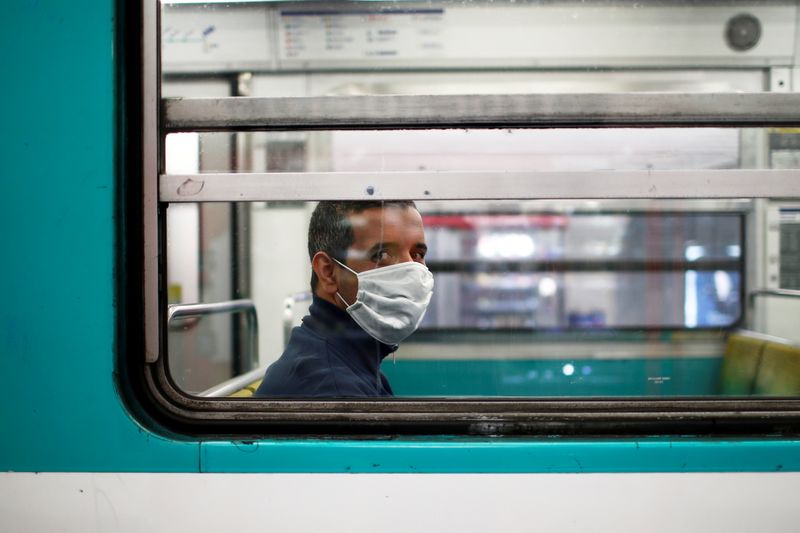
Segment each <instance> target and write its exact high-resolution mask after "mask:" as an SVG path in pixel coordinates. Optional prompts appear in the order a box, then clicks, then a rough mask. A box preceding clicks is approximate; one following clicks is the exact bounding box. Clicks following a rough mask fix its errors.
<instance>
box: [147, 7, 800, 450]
mask: <svg viewBox="0 0 800 533" xmlns="http://www.w3.org/2000/svg"><path fill="white" fill-rule="evenodd" d="M142 17H143V34H142V61H143V65H142V67H143V73H142V108H143V119H142V120H143V123H142V134H143V137H142V141H143V152H142V166H143V168H142V179H143V183H142V188H143V198H142V217H143V242H142V246H143V263H144V264H143V288H142V297H143V302H144V334H145V336H144V351H145V357H144V360H145V364H144V367H143V370H144V380H145V382H146V385H147V387H148V388H149V391H150V392H151V393H152V396H154V398H155V401H156V403H157V406H158V408H159V412H160V414H161V416H162V419H166V420H168V421H170V422H171V423H172V424H173V426H172V427H174V428H178V429H181V428H183V429H185V430H186V432H187V433H194V434H196V433H198V432H199V433H203V434H208V433H209V432H213V433H217V434H228V433H231V434H241V433H242V432H243V431H245V432H250V434H254V433H257V434H264V433H273V432H274V433H281V432H283V433H285V432H290V433H297V432H301V433H306V434H307V433H314V434H320V433H331V434H336V433H344V434H348V435H352V434H353V433H363V434H369V433H382V434H387V433H388V434H394V433H440V432H442V431H448V432H450V431H454V432H464V433H467V434H479V435H491V434H505V433H526V434H529V433H548V434H552V433H565V434H566V433H586V432H598V433H613V434H626V433H627V434H631V433H635V434H645V433H649V432H654V433H674V432H679V433H683V434H685V433H687V432H690V433H697V434H702V433H714V434H718V433H722V432H733V433H741V432H742V431H744V432H748V431H749V432H753V431H755V432H763V430H764V427H765V424H767V426H766V427H769V428H770V430H772V431H776V430H777V431H784V432H788V433H798V428H800V400H797V399H790V398H776V399H763V398H756V399H750V398H748V399H743V398H732V399H728V398H677V399H676V398H645V399H642V398H602V399H577V400H576V399H566V398H565V399H552V398H539V399H533V398H523V399H516V398H515V399H511V398H480V399H475V398H448V399H436V400H419V399H401V398H398V399H395V400H392V401H385V400H366V401H364V400H319V401H312V400H245V399H224V400H223V399H215V400H209V399H204V398H200V397H192V396H188V395H187V394H185V393H183V392H182V391H180V390H178V389H177V388H176V387H175V386H174V383H173V382H172V381H171V378H170V376H169V374H168V371H167V369H166V362H165V358H164V357H159V353H160V351H161V350H162V349H163V347H164V344H165V343H164V339H163V338H162V332H163V331H164V330H165V327H166V306H164V305H162V303H163V298H162V294H161V292H162V291H161V290H160V288H161V287H160V286H161V283H162V281H161V279H160V276H161V269H162V267H163V260H164V258H163V255H164V254H163V252H164V249H163V246H164V243H163V240H162V227H161V221H160V217H161V215H162V214H163V211H164V206H165V204H166V203H169V202H173V201H243V200H253V199H271V200H280V199H291V200H300V199H308V200H319V199H324V198H331V199H333V198H340V199H354V200H357V199H375V198H381V197H383V198H388V197H391V196H395V197H411V198H415V199H417V198H418V199H462V198H485V197H487V196H486V195H488V198H578V197H580V198H611V197H616V198H640V199H650V198H708V197H714V198H740V197H750V198H775V197H797V196H800V173H799V172H798V171H773V170H746V171H738V170H729V171H701V172H689V171H687V172H676V171H641V172H636V171H634V172H629V171H624V172H611V173H608V172H604V173H603V176H602V178H603V179H604V180H606V182H605V183H604V185H603V187H594V188H592V189H586V188H584V189H582V192H580V193H575V192H574V191H575V190H581V189H576V187H578V188H580V187H586V183H587V179H589V178H594V179H595V180H596V179H597V177H598V173H580V172H572V173H535V172H534V173H522V174H519V173H517V174H512V173H504V172H502V169H498V172H497V173H492V182H491V187H489V186H487V185H481V186H476V187H469V188H468V190H464V189H465V188H464V186H463V182H461V183H460V179H461V178H464V177H468V178H469V179H472V180H474V179H475V177H476V176H475V174H474V173H433V174H432V173H425V172H418V173H410V174H409V173H404V174H403V175H402V176H398V175H396V174H399V173H395V175H391V174H382V175H381V176H375V175H369V176H367V175H355V174H352V173H351V174H349V175H348V176H345V178H346V179H345V180H342V178H343V176H341V175H339V174H335V173H308V174H299V175H298V174H274V173H265V174H258V175H247V174H239V175H231V174H221V175H194V176H165V175H164V174H163V173H164V154H163V141H164V137H165V135H166V134H167V133H169V132H173V131H185V130H192V131H216V130H220V131H222V130H242V131H247V130H291V129H310V130H311V129H389V128H453V127H459V128H501V127H505V128H508V127H515V128H516V127H524V128H552V127H587V128H589V127H592V128H608V127H632V126H633V127H677V126H694V127H697V126H709V127H711V126H723V127H740V126H750V127H755V126H759V127H765V126H766V127H771V126H774V127H780V126H791V125H797V124H800V94H791V93H784V94H767V93H752V94H691V93H655V94H643V93H615V94H555V95H552V94H550V95H483V96H481V95H461V96H458V95H456V96H389V97H387V96H358V97H333V98H289V99H286V98H282V99H278V98H276V99H265V98H225V99H202V100H190V99H168V100H164V101H162V100H161V98H160V83H159V81H160V72H161V71H160V65H159V50H160V35H159V28H160V24H159V19H160V6H159V4H158V3H157V2H155V1H150V0H148V1H145V2H142ZM434 177H435V178H436V180H437V181H432V178H434ZM224 180H233V181H234V182H235V183H236V186H235V187H228V186H226V185H225V184H224V183H222V182H223V181H224ZM409 180H410V181H411V185H409ZM334 181H336V182H337V187H336V189H335V190H334V189H333V188H332V184H333V182H334ZM323 183H324V184H325V186H324V187H323V186H321V184H323ZM343 183H345V184H346V187H345V192H337V191H339V190H341V187H342V184H343ZM564 184H569V187H567V186H566V185H564ZM182 187H183V191H184V192H186V191H194V193H193V194H189V195H186V194H180V192H179V191H181V188H182ZM570 187H571V188H570ZM245 190H246V191H247V194H244V193H243V192H242V191H245ZM215 191H216V192H215ZM401 193H402V194H401ZM210 198H213V199H210ZM198 428H199V429H198Z"/></svg>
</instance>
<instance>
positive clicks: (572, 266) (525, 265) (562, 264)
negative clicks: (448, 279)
mask: <svg viewBox="0 0 800 533" xmlns="http://www.w3.org/2000/svg"><path fill="white" fill-rule="evenodd" d="M426 264H427V266H428V268H429V269H430V270H431V271H432V272H450V273H473V272H488V273H501V274H504V273H507V272H521V273H526V272H527V273H553V272H558V273H574V272H647V273H653V272H684V271H687V270H695V271H700V272H707V271H716V270H740V269H741V268H742V261H741V260H739V259H701V260H698V261H685V260H669V259H654V260H650V261H644V260H641V259H624V258H618V259H605V260H572V261H569V260H551V261H535V260H534V261H527V260H523V261H487V260H469V259H460V260H454V261H427V262H426Z"/></svg>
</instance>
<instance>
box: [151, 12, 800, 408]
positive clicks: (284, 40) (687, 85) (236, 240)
mask: <svg viewBox="0 0 800 533" xmlns="http://www.w3.org/2000/svg"><path fill="white" fill-rule="evenodd" d="M623 4H624V3H614V2H611V3H606V4H596V5H593V6H585V5H578V4H577V3H567V2H544V3H539V2H518V3H514V2H509V3H503V2H495V3H494V4H492V5H491V6H490V4H488V3H481V2H473V3H463V4H462V3H452V4H450V3H442V4H438V3H434V4H430V3H423V4H419V5H417V4H415V3H411V2H409V3H404V4H403V8H402V9H401V8H397V7H394V8H387V7H386V6H388V4H384V3H380V2H370V3H368V5H367V4H365V3H350V4H348V3H338V4H330V3H329V4H325V5H323V4H320V5H316V6H315V5H314V4H310V3H302V4H293V5H288V4H287V5H284V4H275V3H257V2H256V3H244V4H230V5H228V4H215V3H211V4H200V3H164V4H163V5H162V14H161V32H162V57H161V66H162V85H161V92H162V96H163V97H165V98H200V97H203V98H218V97H229V96H250V97H322V96H354V95H467V94H547V93H553V94H564V93H598V94H602V93H619V92H625V93H630V92H643V93H644V92H659V93H663V92H684V93H735V92H760V91H797V90H798V89H800V74H799V73H800V70H798V68H797V66H796V65H797V63H796V61H797V56H798V49H799V48H798V45H797V44H796V43H797V42H798V37H797V35H796V33H797V24H796V21H797V20H798V7H797V5H796V3H783V4H782V3H746V2H744V3H743V2H730V3H719V2H693V3H689V4H687V3H686V2H663V3H653V4H649V3H642V4H641V8H640V9H627V8H625V6H624V5H623ZM393 5H394V4H393ZM479 20H480V22H481V24H480V25H478V24H477V21H479ZM512 20H515V21H517V24H510V23H509V21H512ZM754 20H755V25H754V23H753V21H754ZM754 28H755V29H754ZM676 35H678V37H677V38H676ZM634 43H635V46H634ZM532 57H533V58H536V59H535V60H532V59H531V58H532ZM598 105H601V103H600V101H599V100H598ZM688 126H689V125H684V126H682V127H671V128H625V127H617V128H598V129H582V128H550V129H527V128H522V127H520V128H511V129H492V128H482V129H479V128H466V129H464V128H461V129H442V130H434V129H397V130H369V129H340V130H323V131H320V130H291V131H277V130H272V129H270V130H267V128H264V129H263V130H262V131H258V130H255V131H200V132H197V131H195V132H192V131H186V132H175V133H170V134H169V135H167V137H166V145H165V163H166V169H165V170H166V174H175V175H182V174H187V175H188V174H197V173H201V174H202V173H251V172H270V173H311V172H341V173H342V174H343V175H346V174H348V173H376V174H380V173H393V172H394V173H398V174H397V179H399V180H402V179H404V178H403V175H402V174H400V173H402V172H418V171H425V172H430V173H431V174H430V175H431V179H432V180H435V179H436V178H435V176H436V173H437V172H450V171H461V172H465V173H467V174H468V177H469V179H472V180H475V181H478V182H482V183H484V184H485V187H487V188H488V187H491V184H492V182H493V179H494V177H496V176H497V175H498V174H500V173H504V172H526V171H532V170H535V171H539V172H551V171H552V172H553V173H558V172H569V171H581V172H588V173H592V172H597V177H596V179H603V178H602V176H603V173H604V172H608V171H643V170H644V171H647V170H680V171H703V170H709V169H724V170H725V169H781V168H782V169H797V168H798V166H800V130H794V129H789V128H784V129H777V128H753V127H698V128H692V127H688ZM465 175H466V174H465ZM589 175H591V174H589ZM698 187H702V184H698ZM712 196H714V195H709V197H708V198H693V199H644V198H631V199H614V198H609V199H596V198H595V199H581V198H580V191H576V199H571V200H569V199H560V200H555V199H537V198H535V197H534V198H530V199H507V200H502V199H500V200H495V199H493V200H481V199H479V198H475V199H469V200H420V201H417V202H416V205H417V207H418V209H419V211H420V213H421V215H422V218H423V221H424V224H425V232H426V242H427V244H428V247H429V252H428V255H427V257H426V262H427V264H428V266H429V268H430V270H431V271H432V272H433V274H434V277H435V283H436V285H435V289H434V297H433V300H432V302H431V305H430V308H429V310H428V313H427V315H426V317H425V319H424V321H423V323H422V324H421V326H420V329H419V331H417V332H416V333H415V334H414V335H413V336H412V337H411V338H410V339H409V340H407V341H406V342H404V343H403V344H402V345H401V347H400V349H399V350H398V352H397V354H396V356H395V357H394V358H390V359H388V360H387V361H385V362H384V364H383V371H384V372H385V373H386V374H387V375H388V376H389V378H390V380H391V382H392V385H393V388H394V389H395V393H396V394H397V395H398V396H447V397H450V396H707V395H717V394H763V395H775V394H778V395H797V394H800V348H798V346H800V333H799V331H800V329H799V328H798V327H797V326H798V321H799V320H798V317H800V299H798V298H796V297H793V296H792V291H796V290H800V200H797V199H793V198H775V199H765V198H758V199H756V198H713V197H712ZM314 206H315V203H314V202H306V201H253V202H205V203H189V202H185V203H172V204H169V207H168V209H167V217H166V235H167V247H166V249H167V254H166V255H167V260H166V264H167V280H166V291H167V294H168V300H169V302H168V304H169V306H170V323H169V327H168V333H167V336H168V352H167V354H168V361H169V368H170V373H171V375H172V377H173V379H174V381H175V383H176V384H177V385H178V386H179V387H180V388H181V389H183V390H184V391H186V392H189V393H192V394H199V395H205V396H219V395H223V394H224V395H227V394H231V393H233V394H238V395H247V393H248V392H247V391H248V390H252V386H248V379H249V378H247V376H249V377H250V378H252V379H250V381H255V380H256V379H257V377H256V376H258V375H259V374H263V369H264V367H265V366H267V365H269V364H270V363H271V362H272V361H274V360H275V359H277V357H278V356H279V355H280V354H281V351H282V349H283V346H284V343H285V342H286V339H287V335H288V331H289V330H290V328H291V327H292V326H294V325H297V324H298V323H299V320H300V318H301V317H302V316H303V313H304V311H305V309H307V307H308V304H309V300H310V296H309V290H310V288H309V279H310V274H311V270H310V266H309V258H308V252H307V248H306V239H307V231H308V222H309V219H310V215H311V212H312V210H313V208H314ZM192 304H204V305H201V306H194V307H192ZM218 304H219V305H218ZM225 304H227V307H225ZM215 306H217V307H215ZM203 309H205V311H203ZM219 309H223V311H222V312H217V310H219ZM182 310H183V311H184V312H181V311H182ZM209 310H210V311H209ZM206 311H208V312H206ZM243 376H244V378H243ZM231 384H236V386H235V387H234V388H231ZM221 391H225V392H224V393H223V392H221Z"/></svg>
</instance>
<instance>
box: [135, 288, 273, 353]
mask: <svg viewBox="0 0 800 533" xmlns="http://www.w3.org/2000/svg"><path fill="white" fill-rule="evenodd" d="M237 312H244V313H246V316H247V321H248V328H249V332H250V348H251V349H250V357H249V359H247V363H248V364H247V367H248V368H252V367H253V366H254V365H255V364H257V363H258V315H257V313H256V306H255V304H254V303H253V300H250V299H241V300H229V301H227V302H214V303H196V304H173V305H170V306H169V307H168V308H167V327H170V326H172V325H173V322H174V321H176V320H179V319H181V318H188V317H200V316H206V315H216V314H221V313H237ZM148 362H151V361H149V360H148Z"/></svg>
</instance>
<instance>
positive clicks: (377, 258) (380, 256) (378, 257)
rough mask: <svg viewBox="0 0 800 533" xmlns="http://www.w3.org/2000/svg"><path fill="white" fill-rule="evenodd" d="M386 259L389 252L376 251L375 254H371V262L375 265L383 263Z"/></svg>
mask: <svg viewBox="0 0 800 533" xmlns="http://www.w3.org/2000/svg"><path fill="white" fill-rule="evenodd" d="M388 258H389V252H387V251H386V250H378V251H377V252H375V253H374V254H372V260H373V261H374V262H375V263H380V262H381V261H385V260H386V259H388Z"/></svg>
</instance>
